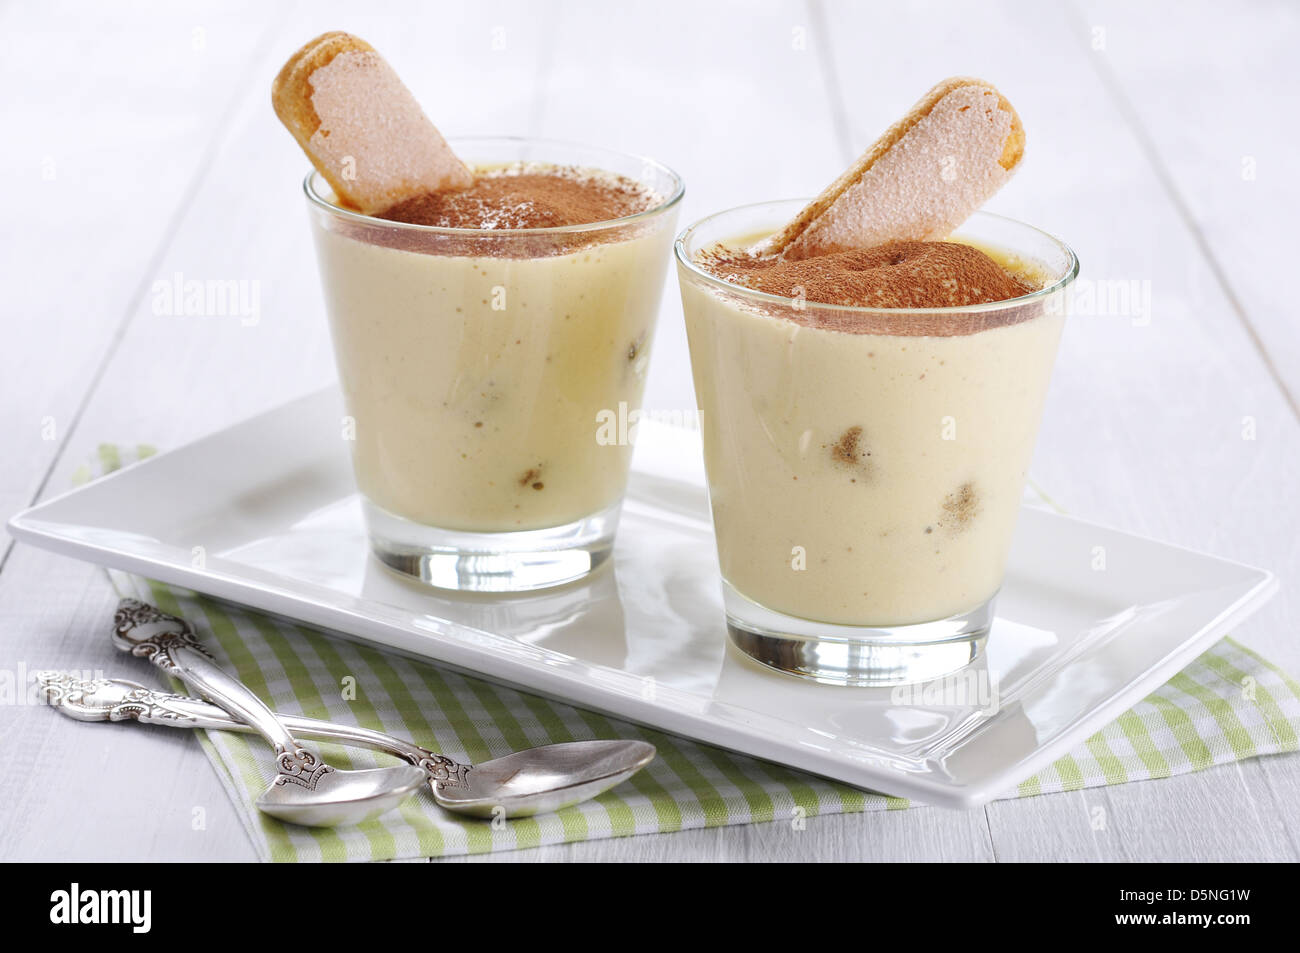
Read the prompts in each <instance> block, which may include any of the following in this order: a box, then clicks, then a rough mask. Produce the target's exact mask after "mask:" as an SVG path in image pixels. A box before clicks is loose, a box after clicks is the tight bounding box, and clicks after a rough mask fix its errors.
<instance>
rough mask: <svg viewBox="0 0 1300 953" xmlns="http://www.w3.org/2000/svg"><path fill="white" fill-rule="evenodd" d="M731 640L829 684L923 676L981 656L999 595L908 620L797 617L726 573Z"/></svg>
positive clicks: (782, 667) (755, 655) (766, 661)
mask: <svg viewBox="0 0 1300 953" xmlns="http://www.w3.org/2000/svg"><path fill="white" fill-rule="evenodd" d="M722 588H723V602H724V604H725V606H726V610H727V631H728V634H729V635H730V636H731V641H732V644H734V645H735V646H736V647H737V648H738V649H740V651H742V652H744V653H745V654H746V655H748V656H749V657H750V658H752V659H753V660H754V661H756V662H759V663H761V664H763V665H766V666H767V667H768V668H774V669H776V670H777V671H779V672H785V673H787V674H789V675H797V676H799V677H800V678H807V679H811V680H812V681H817V682H825V683H827V684H831V685H857V686H881V685H898V684H902V683H904V682H925V681H929V680H931V679H934V678H940V677H941V676H944V675H948V674H950V673H952V672H955V671H957V670H958V669H961V668H963V667H965V666H967V665H969V664H970V663H971V662H973V661H975V659H976V658H978V657H979V655H980V653H981V652H982V651H983V650H984V643H985V641H986V640H987V638H988V633H989V627H990V626H991V625H992V624H993V602H994V599H995V598H996V595H995V596H994V597H993V598H990V599H989V600H988V601H987V602H985V603H984V604H983V605H980V606H977V607H976V608H974V609H972V610H970V611H969V612H964V613H962V614H960V615H954V616H949V617H948V618H946V619H939V620H937V621H934V622H918V623H914V624H912V625H894V626H856V625H837V624H834V623H829V622H814V621H812V620H810V619H800V618H797V617H795V616H789V615H786V614H785V613H783V612H776V611H774V610H772V609H768V608H765V607H763V606H761V605H759V604H758V603H756V602H754V601H753V600H751V599H747V598H745V597H744V596H742V595H741V594H740V593H739V592H737V591H736V590H735V589H734V588H732V586H731V584H730V583H728V582H727V581H726V580H723V583H722Z"/></svg>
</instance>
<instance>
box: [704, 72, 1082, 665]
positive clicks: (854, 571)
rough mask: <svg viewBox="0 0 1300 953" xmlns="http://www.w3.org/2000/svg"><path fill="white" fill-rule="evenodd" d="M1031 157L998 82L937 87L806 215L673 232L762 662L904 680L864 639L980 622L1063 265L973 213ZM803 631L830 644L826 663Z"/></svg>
mask: <svg viewBox="0 0 1300 953" xmlns="http://www.w3.org/2000/svg"><path fill="white" fill-rule="evenodd" d="M1023 150H1024V132H1023V129H1022V128H1021V125H1020V120H1019V118H1018V117H1017V115H1016V113H1015V111H1014V110H1013V109H1012V107H1011V105H1010V103H1009V102H1007V100H1006V99H1005V98H1004V97H1003V96H1002V95H1001V94H1000V93H998V92H997V90H996V89H994V88H993V87H992V86H990V85H989V84H987V83H984V82H981V81H978V80H971V79H952V80H948V81H946V82H944V83H941V84H939V85H938V86H936V87H935V88H934V89H933V90H931V91H930V92H929V93H928V94H927V95H926V96H925V98H924V99H922V100H921V102H920V103H918V104H917V106H916V107H915V108H914V109H913V110H912V111H911V112H910V113H909V114H908V115H907V116H906V117H905V118H904V119H903V120H902V121H900V122H899V123H897V124H895V125H894V126H893V127H892V128H891V129H890V130H889V131H888V132H887V133H886V134H885V135H884V136H883V137H882V138H881V139H880V140H879V141H878V142H877V143H875V145H873V146H872V147H871V148H870V149H869V150H868V151H867V153H866V154H865V155H864V156H863V157H862V158H861V159H860V160H859V161H858V162H857V163H855V164H854V166H853V167H852V168H850V169H849V170H848V171H847V172H846V173H845V174H844V175H843V176H841V177H840V178H839V179H837V180H836V181H835V182H834V183H833V184H832V185H831V186H830V187H829V188H828V189H827V190H826V191H825V192H824V193H823V194H822V195H820V196H818V197H817V198H816V199H815V200H813V201H812V202H811V203H810V204H807V205H803V203H796V204H791V203H773V204H771V205H769V206H756V207H749V208H746V209H737V210H734V211H733V212H727V213H722V214H720V215H716V216H713V217H712V218H709V219H705V220H704V221H702V222H700V223H698V224H697V225H696V226H694V227H692V228H691V229H689V230H688V231H687V232H686V233H685V235H684V236H683V239H682V241H680V242H679V245H678V252H679V266H680V267H679V270H680V274H681V285H682V300H683V305H684V308H685V313H686V322H687V330H688V333H689V338H690V347H691V363H692V367H693V372H694V378H695V388H696V394H697V397H698V399H699V403H700V406H701V409H702V414H703V416H702V420H703V429H704V450H705V463H706V467H707V471H708V479H709V491H710V498H711V503H712V508H713V516H714V528H715V531H716V534H717V544H718V553H719V557H720V560H721V568H722V574H723V578H724V582H725V584H726V592H727V596H728V599H727V608H728V613H729V617H730V621H731V628H732V637H733V639H735V640H736V641H737V642H738V644H741V645H742V647H744V648H746V650H747V651H750V652H751V654H754V655H756V656H758V657H760V658H761V659H762V660H763V661H765V662H767V663H768V664H771V665H774V666H775V667H778V668H783V669H786V670H790V671H796V672H802V673H803V674H812V675H814V676H816V677H820V678H823V679H826V680H831V681H846V682H861V683H871V682H872V681H896V680H898V679H899V678H900V677H908V676H909V671H911V673H912V674H915V671H916V670H909V668H908V664H907V663H906V662H905V661H903V660H901V659H902V656H901V655H897V654H896V655H892V656H891V655H890V654H889V653H888V652H884V653H881V652H879V651H875V650H874V649H870V648H868V649H863V652H865V654H862V653H859V654H858V655H857V656H854V654H853V652H854V650H853V649H852V642H853V639H854V638H855V636H856V637H860V638H862V639H864V640H866V641H867V642H870V641H871V640H873V639H879V640H881V641H884V642H888V641H890V640H893V641H894V642H896V643H906V642H909V641H912V642H918V643H924V642H926V641H928V640H930V639H952V638H959V639H960V638H961V637H962V636H964V635H969V636H970V637H971V641H972V642H974V641H976V640H978V639H980V638H982V637H983V635H984V633H985V631H987V620H988V618H989V606H990V604H991V600H992V598H993V596H994V595H995V593H996V592H997V590H998V588H999V586H1000V584H1001V581H1002V576H1003V572H1004V566H1005V562H1006V557H1007V553H1008V550H1009V547H1010V541H1011V534H1012V531H1013V528H1014V526H1015V520H1016V513H1017V511H1018V508H1019V503H1020V495H1021V492H1022V490H1023V484H1024V480H1025V477H1026V470H1027V468H1028V465H1029V461H1030V457H1031V455H1032V451H1033V446H1034V440H1035V436H1036V431H1037V428H1038V423H1039V419H1040V416H1041V414H1042V409H1043V402H1044V397H1045V394H1046V391H1047V385H1048V379H1049V377H1050V374H1051V368H1052V364H1053V361H1054V359H1055V354H1056V349H1057V342H1058V339H1059V337H1060V332H1061V325H1062V317H1061V313H1060V309H1059V308H1055V307H1052V306H1050V299H1052V297H1053V292H1052V291H1050V290H1048V289H1049V287H1051V286H1054V285H1057V284H1062V283H1064V282H1068V280H1069V277H1071V276H1072V269H1073V268H1074V259H1073V255H1072V254H1070V253H1069V250H1068V249H1065V248H1064V246H1061V245H1060V244H1059V243H1057V242H1055V241H1054V240H1053V239H1050V238H1049V237H1048V236H1046V235H1043V234H1042V233H1040V232H1037V231H1036V230H1034V229H1031V228H1029V227H1028V226H1024V225H1020V224H1019V223H1015V222H1011V221H1010V220H1007V219H999V218H996V217H994V216H985V215H982V214H979V215H975V216H974V217H973V218H971V217H970V216H971V215H972V213H973V212H975V210H976V209H977V208H978V207H979V206H980V205H981V204H983V202H984V201H985V200H986V199H988V198H989V197H990V196H991V195H992V194H993V193H994V192H995V191H996V190H997V189H998V188H999V186H1001V184H1002V183H1003V182H1005V181H1006V180H1007V179H1008V178H1009V177H1010V176H1011V174H1012V173H1013V172H1014V170H1015V168H1016V166H1017V165H1018V163H1019V162H1020V159H1021V156H1022V154H1023ZM792 213H793V215H792ZM791 216H792V217H791ZM782 219H785V220H786V221H785V222H783V221H782ZM968 219H969V221H968ZM799 620H804V621H807V622H811V623H817V624H820V625H821V628H818V626H817V625H803V624H801V623H800V621H799ZM944 620H947V622H948V623H951V624H941V625H938V626H937V627H934V626H932V627H930V628H929V629H925V630H923V629H921V628H916V627H917V626H918V624H925V623H941V622H943V621H944ZM954 620H955V621H954ZM783 634H785V635H790V636H791V637H792V641H791V642H789V643H787V644H786V645H785V646H779V645H778V646H776V647H774V645H773V639H779V638H780V636H781V635H783ZM751 636H752V637H751ZM819 638H821V639H824V640H825V641H822V642H820V643H818V639H819ZM836 640H841V641H840V642H836ZM811 644H818V645H819V646H820V648H819V649H818V650H817V651H820V652H821V656H820V657H821V659H822V662H824V661H825V659H826V658H828V657H830V656H829V655H828V653H827V649H826V646H827V645H829V644H837V645H839V646H840V648H839V649H837V650H836V651H838V655H837V656H836V658H837V659H838V661H836V662H835V663H834V664H833V665H831V666H830V670H826V669H825V667H824V666H823V667H822V668H821V669H819V668H818V666H817V664H815V663H812V662H809V661H808V658H809V657H810V655H816V654H817V653H816V651H812V652H809V651H805V648H806V647H807V646H808V645H811ZM792 646H793V647H792ZM799 646H804V647H805V648H800V647H799ZM844 646H849V648H845V647H844ZM908 651H913V650H912V649H911V648H909V649H908ZM973 651H975V649H972V650H971V652H972V653H973ZM873 652H874V653H875V654H874V655H873V654H872V653H873ZM830 655H835V652H831V653H830ZM953 657H954V656H952V655H951V654H949V656H948V658H949V659H950V660H951V659H952V658H953ZM853 658H858V659H859V661H861V660H863V659H874V660H875V661H871V662H870V664H868V663H867V662H862V665H861V666H858V667H857V668H855V666H856V665H857V663H855V662H853V661H852V659H853ZM881 659H884V660H885V661H884V662H883V663H881V664H879V665H878V664H877V663H878V662H880V660H881ZM966 660H969V656H967V658H966ZM958 664H960V663H958ZM943 665H946V667H947V668H948V669H951V668H953V667H955V666H954V665H953V664H949V663H941V667H942V666H943ZM882 666H883V667H882ZM920 671H923V672H924V673H925V674H926V675H929V674H934V672H932V671H925V670H924V667H922V669H921V670H920ZM877 676H879V677H877Z"/></svg>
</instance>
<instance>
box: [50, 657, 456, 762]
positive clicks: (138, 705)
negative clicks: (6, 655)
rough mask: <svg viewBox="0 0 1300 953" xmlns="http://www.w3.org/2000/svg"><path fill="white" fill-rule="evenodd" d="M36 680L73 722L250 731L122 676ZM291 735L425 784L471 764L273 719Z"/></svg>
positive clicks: (377, 737) (322, 725) (379, 737)
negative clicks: (384, 764)
mask: <svg viewBox="0 0 1300 953" xmlns="http://www.w3.org/2000/svg"><path fill="white" fill-rule="evenodd" d="M36 679H37V681H38V682H39V683H40V686H41V689H42V690H43V691H44V693H45V697H46V700H47V701H48V702H49V703H50V704H51V705H52V706H53V707H55V708H57V709H58V710H59V711H61V712H62V713H63V714H65V715H67V716H68V717H69V718H76V719H77V720H79V721H128V720H130V721H138V722H140V723H141V724H145V725H162V726H164V727H168V728H210V729H216V730H220V731H242V732H251V731H254V730H255V729H254V728H252V727H251V726H249V725H247V724H245V723H243V722H241V721H236V720H235V719H234V718H232V717H230V715H228V714H226V712H225V711H223V710H222V709H220V708H218V707H217V706H216V705H212V704H209V703H208V702H205V701H200V700H199V699H197V698H189V697H187V696H185V695H175V694H172V693H171V692H160V691H154V690H152V689H149V688H145V687H144V686H143V685H139V684H137V683H135V682H129V681H127V680H126V679H122V678H104V679H93V680H92V679H81V678H75V677H73V676H71V675H68V674H66V673H64V672H37V673H36ZM276 717H277V718H279V720H280V722H281V723H282V724H283V725H284V726H285V727H286V728H288V729H289V730H290V731H291V732H294V733H295V734H297V735H300V736H302V737H304V738H312V739H314V740H316V741H338V742H341V743H343V744H354V745H358V746H360V747H363V748H372V749H374V750H376V751H384V752H387V753H388V754H392V755H396V756H397V757H399V758H403V759H405V760H406V761H409V762H410V763H411V764H413V765H415V766H416V767H417V768H420V769H421V770H423V771H424V772H425V774H427V775H428V776H429V780H430V781H432V782H436V783H438V784H440V785H444V786H449V787H464V786H465V784H466V782H465V778H466V775H468V773H469V772H470V770H471V769H472V767H473V766H472V765H468V764H460V763H459V762H456V761H453V760H452V759H451V758H448V757H447V756H446V755H441V754H437V753H435V752H433V751H430V750H428V749H427V748H421V747H420V746H419V745H417V744H414V743H413V742H410V741H404V740H403V739H401V738H396V737H393V736H392V735H386V734H383V733H382V732H378V731H371V730H370V729H369V728H360V727H356V726H354V725H338V724H334V723H333V722H329V721H318V720H317V719H315V718H302V717H299V716H296V715H277V716H276Z"/></svg>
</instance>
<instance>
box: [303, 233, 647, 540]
mask: <svg viewBox="0 0 1300 953" xmlns="http://www.w3.org/2000/svg"><path fill="white" fill-rule="evenodd" d="M508 234H509V233H508V231H503V236H508ZM670 239H671V233H670V230H669V229H668V228H649V229H644V230H642V231H641V232H640V233H638V234H637V235H635V236H634V237H631V238H628V239H626V240H622V241H613V242H608V243H604V244H589V245H586V246H585V247H582V248H580V249H578V250H575V251H573V252H571V253H568V254H555V255H550V256H546V257H539V258H511V257H496V256H484V257H462V256H444V255H433V254H421V253H419V252H414V251H408V250H404V249H402V248H395V247H387V246H384V245H377V244H371V243H368V242H365V241H360V240H357V239H355V238H353V237H349V236H348V235H346V234H341V233H338V232H335V231H330V230H327V229H324V228H319V227H318V228H317V229H316V241H317V246H318V252H319V256H320V262H321V273H322V276H323V282H324V287H325V297H326V302H327V305H328V309H329V313H330V324H331V330H332V334H333V337H334V345H335V352H336V354H337V359H338V364H339V377H340V380H341V383H342V387H343V391H344V395H345V398H346V402H347V408H348V412H349V414H351V416H352V417H353V418H355V424H356V432H355V444H354V447H353V463H354V467H355V470H356V477H357V482H358V485H359V487H360V489H361V491H362V492H363V493H365V494H366V496H368V497H369V498H370V499H371V500H372V501H373V502H374V503H376V504H378V505H379V506H381V507H382V508H384V509H385V510H388V511H389V512H391V513H393V514H396V515H398V516H402V517H405V518H406V519H410V520H414V521H415V522H418V523H423V524H426V525H430V526H437V527H441V528H445V529H453V530H468V531H477V532H492V531H503V530H525V529H540V528H545V527H550V526H557V525H562V524H565V523H569V522H572V521H574V520H577V519H580V518H582V517H584V516H588V515H591V514H592V513H595V512H597V511H599V510H601V509H603V508H605V507H607V506H610V505H612V504H614V503H615V502H617V501H618V499H619V498H620V496H621V495H622V492H623V487H624V484H625V482H626V477H627V468H628V464H629V462H630V455H631V448H630V447H628V446H619V445H617V444H611V445H606V444H602V443H601V442H599V441H598V440H597V414H598V413H599V412H600V411H603V410H612V411H614V412H617V411H618V407H619V403H620V402H625V403H626V404H627V405H628V406H629V407H630V408H636V407H638V406H639V404H640V400H641V394H642V391H643V388H644V383H645V375H646V369H647V362H648V358H649V347H650V340H651V337H652V334H653V326H654V319H655V316H656V313H657V311H658V305H659V295H660V292H661V286H662V276H661V269H662V263H663V261H664V258H665V256H666V254H667V245H668V243H669V241H670Z"/></svg>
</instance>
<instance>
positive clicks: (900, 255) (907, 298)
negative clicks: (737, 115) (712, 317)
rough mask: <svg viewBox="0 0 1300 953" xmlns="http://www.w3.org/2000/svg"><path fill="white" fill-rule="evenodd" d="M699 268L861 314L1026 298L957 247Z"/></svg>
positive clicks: (738, 261) (719, 262) (727, 260)
mask: <svg viewBox="0 0 1300 953" xmlns="http://www.w3.org/2000/svg"><path fill="white" fill-rule="evenodd" d="M700 264H701V265H702V266H703V267H704V268H706V269H707V270H708V271H710V272H712V273H713V274H715V275H717V276H718V277H719V278H722V279H724V280H726V281H730V282H732V283H733V284H738V285H743V286H744V287H746V288H752V289H754V290H755V291H762V292H764V293H766V294H773V295H779V296H781V297H783V298H795V297H800V296H802V297H803V298H805V299H806V300H807V301H808V302H810V303H817V304H838V305H851V306H855V307H862V308H958V307H966V306H969V305H973V304H985V303H987V302H990V301H1006V300H1008V299H1010V298H1018V297H1020V296H1021V295H1023V294H1028V293H1029V292H1030V291H1032V290H1033V288H1032V286H1030V285H1029V284H1028V282H1025V281H1023V280H1021V279H1020V278H1018V277H1016V276H1015V275H1012V274H1011V273H1010V272H1008V271H1006V270H1005V269H1003V268H1002V266H1001V265H999V264H998V263H997V262H995V261H994V260H993V259H992V258H990V257H989V256H988V255H986V254H984V253H983V252H982V251H980V250H979V249H978V248H973V247H971V246H970V245H963V244H961V243H959V242H888V243H887V244H884V245H877V246H876V247H874V248H865V249H863V248H855V249H853V250H851V251H843V252H836V253H833V254H830V255H819V256H817V257H815V258H802V259H799V260H797V261H786V260H785V259H782V258H780V257H777V256H768V257H756V256H751V255H735V254H733V255H726V254H725V253H721V254H718V255H716V256H708V257H705V258H703V259H702V260H701V262H700Z"/></svg>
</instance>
